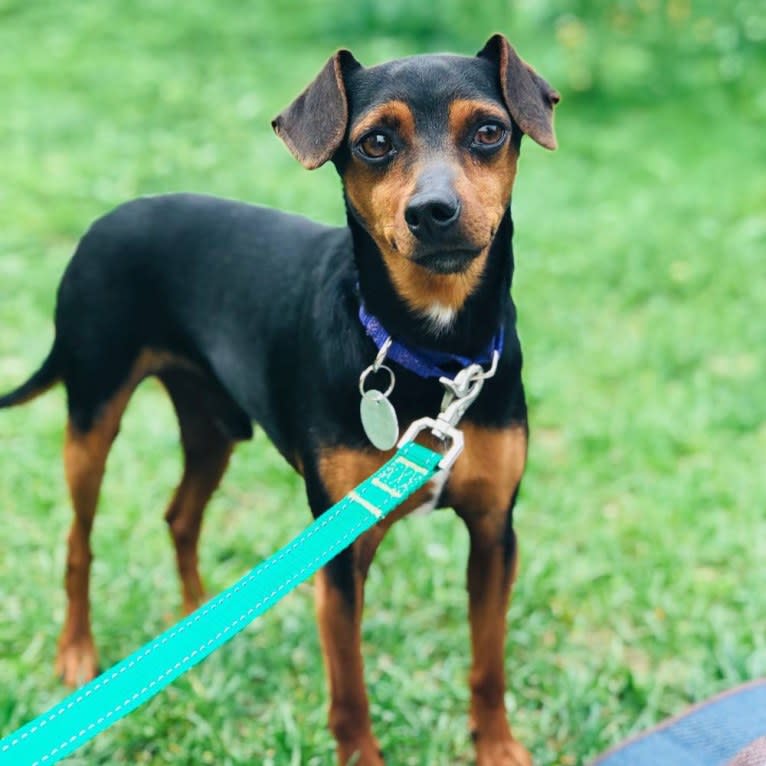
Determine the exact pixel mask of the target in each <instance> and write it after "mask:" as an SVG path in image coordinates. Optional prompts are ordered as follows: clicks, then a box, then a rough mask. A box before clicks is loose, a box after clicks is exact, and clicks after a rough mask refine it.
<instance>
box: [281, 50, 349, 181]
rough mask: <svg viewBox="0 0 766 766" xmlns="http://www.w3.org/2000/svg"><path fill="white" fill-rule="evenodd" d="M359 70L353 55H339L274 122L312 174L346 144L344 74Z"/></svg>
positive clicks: (292, 150)
mask: <svg viewBox="0 0 766 766" xmlns="http://www.w3.org/2000/svg"><path fill="white" fill-rule="evenodd" d="M360 66H361V64H359V62H358V61H357V60H356V59H355V58H354V57H353V56H352V55H351V52H350V51H346V50H340V51H338V52H337V53H336V54H335V55H334V56H333V57H332V58H330V59H329V60H328V62H327V63H326V64H325V65H324V67H323V68H322V71H321V72H320V73H319V74H318V75H317V76H316V78H315V79H314V81H313V82H312V83H310V84H309V86H308V87H307V88H306V90H304V91H303V93H301V95H300V96H298V98H296V99H295V101H293V103H292V104H290V106H288V107H287V109H285V110H284V111H283V112H281V113H280V114H279V115H277V117H275V118H274V119H273V120H272V121H271V127H273V128H274V132H275V133H276V134H277V135H278V136H279V137H280V138H281V139H282V140H283V141H284V142H285V144H287V148H288V149H289V150H290V151H291V152H292V153H293V155H294V156H295V158H296V159H297V160H298V161H299V162H300V163H301V164H302V165H303V166H304V167H306V168H308V169H309V170H313V169H314V168H318V167H319V166H320V165H324V163H325V162H327V160H329V159H330V158H331V157H332V156H333V154H335V152H336V151H337V150H338V147H339V146H340V144H341V141H343V136H344V135H345V134H346V125H347V123H348V99H347V97H346V86H345V83H344V80H343V72H344V70H345V71H350V70H351V69H354V68H357V67H360Z"/></svg>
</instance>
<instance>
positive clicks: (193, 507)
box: [160, 370, 234, 614]
mask: <svg viewBox="0 0 766 766" xmlns="http://www.w3.org/2000/svg"><path fill="white" fill-rule="evenodd" d="M160 379H161V380H162V382H163V384H164V385H165V388H166V389H167V391H168V393H169V394H170V398H171V399H172V401H173V406H174V407H175V411H176V415H177V416H178V423H179V426H180V428H181V443H182V446H183V451H184V471H183V476H182V478H181V483H180V484H179V485H178V488H177V489H176V491H175V494H174V496H173V499H172V500H171V502H170V505H169V506H168V509H167V511H166V513H165V520H166V521H167V523H168V527H169V528H170V534H171V536H172V538H173V544H174V545H175V550H176V561H177V564H178V574H179V577H180V579H181V589H182V597H183V609H184V612H185V613H187V614H188V613H189V612H192V611H194V609H196V608H197V607H198V606H199V604H200V603H201V601H202V600H203V599H204V596H205V590H204V587H203V584H202V579H201V578H200V574H199V567H198V561H197V543H198V541H199V534H200V527H201V525H202V515H203V513H204V510H205V506H206V505H207V503H208V500H209V499H210V497H211V496H212V494H213V492H215V490H216V488H217V487H218V484H219V483H220V481H221V478H222V477H223V474H224V472H225V471H226V467H227V465H228V463H229V457H230V456H231V453H232V450H233V446H234V441H233V440H232V439H231V438H230V436H229V435H228V434H226V433H225V432H224V430H223V429H222V428H221V426H219V424H218V423H217V422H216V420H215V418H214V417H213V415H212V413H211V412H210V410H209V409H208V406H207V405H206V401H207V400H208V397H206V396H205V389H204V388H202V387H201V386H200V384H199V383H198V382H197V381H196V380H195V376H194V374H193V373H187V372H185V371H182V370H172V371H168V372H166V373H163V374H162V375H161V376H160Z"/></svg>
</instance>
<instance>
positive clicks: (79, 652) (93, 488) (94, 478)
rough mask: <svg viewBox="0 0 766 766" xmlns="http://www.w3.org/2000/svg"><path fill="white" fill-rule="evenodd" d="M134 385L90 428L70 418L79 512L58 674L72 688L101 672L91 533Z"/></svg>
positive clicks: (72, 482)
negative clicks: (94, 628) (93, 615)
mask: <svg viewBox="0 0 766 766" xmlns="http://www.w3.org/2000/svg"><path fill="white" fill-rule="evenodd" d="M132 390H133V386H131V387H130V389H129V390H128V389H121V390H120V391H119V392H118V394H117V395H116V396H114V397H112V398H111V399H110V400H109V401H108V402H107V403H106V404H105V405H103V406H102V407H101V408H99V413H98V416H97V417H96V418H95V419H94V420H93V421H92V423H90V424H89V426H88V427H87V428H82V427H80V426H78V425H77V424H76V423H77V418H72V417H71V415H70V419H69V423H68V424H67V431H66V440H65V444H64V471H65V474H66V480H67V483H68V485H69V492H70V495H71V498H72V506H73V509H74V520H73V521H72V526H71V529H70V531H69V540H68V549H67V563H66V575H65V587H66V595H67V613H66V620H65V622H64V628H63V630H62V632H61V638H60V639H59V647H58V656H57V659H56V672H57V673H58V674H59V675H60V676H61V677H62V679H63V680H64V682H65V683H66V684H68V685H70V686H77V685H79V684H83V683H85V682H87V681H89V680H91V679H92V678H94V677H95V676H96V675H97V673H98V658H97V653H96V647H95V644H94V641H93V634H92V633H91V628H90V566H91V561H92V559H93V554H92V551H91V547H90V533H91V529H92V528H93V519H94V517H95V515H96V507H97V505H98V496H99V491H100V489H101V482H102V480H103V477H104V469H105V467H106V459H107V456H108V454H109V449H110V448H111V446H112V443H113V442H114V439H115V437H116V436H117V432H118V431H119V424H120V419H121V417H122V414H123V412H124V410H125V406H126V405H127V402H128V399H129V398H130V394H131V393H132Z"/></svg>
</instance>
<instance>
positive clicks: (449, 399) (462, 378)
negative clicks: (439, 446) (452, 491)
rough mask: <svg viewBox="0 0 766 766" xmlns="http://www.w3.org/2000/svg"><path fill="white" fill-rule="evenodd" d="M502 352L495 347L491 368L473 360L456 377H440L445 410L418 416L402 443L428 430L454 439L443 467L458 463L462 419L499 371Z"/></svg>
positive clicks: (451, 439) (461, 443) (441, 439)
mask: <svg viewBox="0 0 766 766" xmlns="http://www.w3.org/2000/svg"><path fill="white" fill-rule="evenodd" d="M499 358H500V354H499V353H498V352H497V351H495V352H494V353H493V355H492V364H491V366H490V368H489V369H488V370H486V371H485V370H484V368H483V367H482V366H481V365H480V364H470V365H468V367H464V368H463V369H462V370H460V372H459V373H458V374H457V375H455V378H454V379H450V378H446V377H445V378H439V382H440V383H441V384H442V385H443V386H444V388H445V389H446V390H445V392H444V398H443V399H442V406H441V412H440V413H439V414H438V415H437V416H436V418H420V419H419V420H416V421H415V422H414V423H413V424H412V425H411V426H410V427H409V428H408V429H407V430H406V431H405V432H404V435H403V436H402V438H401V439H400V440H399V445H398V446H399V447H400V448H401V447H403V446H404V445H405V444H407V443H408V442H411V441H414V439H415V437H416V436H417V435H418V434H419V433H421V432H422V431H425V430H430V431H431V433H432V434H433V435H434V436H435V437H436V438H437V439H439V441H447V440H449V441H450V442H451V444H450V447H449V449H448V450H447V451H446V452H445V453H444V456H443V457H442V459H441V461H440V462H439V468H440V469H441V470H443V471H448V470H449V469H450V468H452V466H453V465H454V464H455V461H456V460H457V459H458V457H459V455H460V453H461V452H462V451H463V444H464V440H463V433H462V431H460V430H459V429H458V428H457V424H458V423H459V422H460V419H461V418H462V417H463V415H465V413H466V410H467V409H468V408H469V407H470V406H471V405H472V404H473V403H474V401H476V398H477V397H478V395H479V394H480V393H481V389H482V388H483V387H484V381H485V380H487V378H491V377H492V376H493V375H494V374H495V372H496V371H497V363H498V360H499Z"/></svg>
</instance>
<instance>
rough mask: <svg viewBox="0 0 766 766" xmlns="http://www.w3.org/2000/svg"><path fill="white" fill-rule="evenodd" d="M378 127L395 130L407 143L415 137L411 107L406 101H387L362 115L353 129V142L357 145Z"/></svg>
mask: <svg viewBox="0 0 766 766" xmlns="http://www.w3.org/2000/svg"><path fill="white" fill-rule="evenodd" d="M378 126H386V127H390V128H394V129H395V130H397V131H398V132H399V134H400V135H401V137H402V138H403V139H404V140H405V141H406V142H407V143H411V142H412V139H413V138H414V136H415V118H414V117H413V116H412V111H411V110H410V108H409V106H407V104H405V103H404V101H386V102H385V103H383V104H378V105H376V106H374V107H373V108H372V109H370V110H369V111H368V112H365V113H364V114H363V115H362V117H361V119H360V120H359V121H358V122H357V123H356V124H355V125H354V126H353V128H352V129H351V142H352V143H355V142H356V141H358V140H359V139H360V138H362V137H363V136H364V134H365V133H367V132H368V131H370V130H373V129H374V128H376V127H378Z"/></svg>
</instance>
